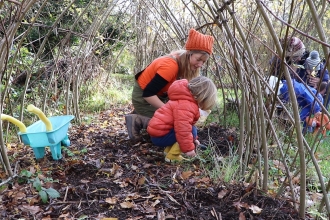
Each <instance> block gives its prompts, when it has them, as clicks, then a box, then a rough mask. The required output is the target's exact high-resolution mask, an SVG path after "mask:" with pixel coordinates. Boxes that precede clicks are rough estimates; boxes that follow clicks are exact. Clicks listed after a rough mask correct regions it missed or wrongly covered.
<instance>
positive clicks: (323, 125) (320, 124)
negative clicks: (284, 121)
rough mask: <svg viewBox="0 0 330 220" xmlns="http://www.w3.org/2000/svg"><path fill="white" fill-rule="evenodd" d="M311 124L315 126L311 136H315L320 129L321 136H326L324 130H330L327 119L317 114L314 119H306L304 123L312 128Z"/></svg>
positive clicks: (319, 113) (323, 115) (325, 116)
mask: <svg viewBox="0 0 330 220" xmlns="http://www.w3.org/2000/svg"><path fill="white" fill-rule="evenodd" d="M313 122H314V123H315V124H316V127H315V129H314V132H313V135H316V134H317V133H318V131H319V130H320V129H323V130H322V134H323V136H326V130H330V123H329V118H328V116H327V115H325V114H322V113H321V112H318V113H316V114H315V115H314V117H307V118H306V123H307V125H308V126H312V124H313Z"/></svg>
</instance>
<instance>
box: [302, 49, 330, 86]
mask: <svg viewBox="0 0 330 220" xmlns="http://www.w3.org/2000/svg"><path fill="white" fill-rule="evenodd" d="M303 66H304V68H298V69H297V74H298V75H299V77H300V78H301V79H302V80H303V81H304V82H305V83H306V84H307V85H309V86H311V87H313V88H315V89H317V87H318V86H319V84H320V83H321V82H328V81H329V72H328V70H327V69H326V68H325V65H324V63H323V62H322V61H321V59H320V55H319V53H318V52H317V51H316V50H313V51H311V52H310V53H309V56H308V57H307V59H306V60H305V62H304V64H303Z"/></svg>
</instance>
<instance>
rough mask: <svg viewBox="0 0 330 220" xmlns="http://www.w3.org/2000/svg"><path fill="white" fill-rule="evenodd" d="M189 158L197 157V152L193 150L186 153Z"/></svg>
mask: <svg viewBox="0 0 330 220" xmlns="http://www.w3.org/2000/svg"><path fill="white" fill-rule="evenodd" d="M185 154H186V155H187V156H189V157H196V152H195V151H194V150H192V151H188V152H186V153H185Z"/></svg>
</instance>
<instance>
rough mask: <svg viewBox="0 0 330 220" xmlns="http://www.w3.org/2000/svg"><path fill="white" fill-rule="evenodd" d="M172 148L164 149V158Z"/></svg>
mask: <svg viewBox="0 0 330 220" xmlns="http://www.w3.org/2000/svg"><path fill="white" fill-rule="evenodd" d="M171 148H172V146H167V147H165V149H164V155H165V156H166V154H167V153H168V152H169V151H170V150H171Z"/></svg>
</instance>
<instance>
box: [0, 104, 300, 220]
mask: <svg viewBox="0 0 330 220" xmlns="http://www.w3.org/2000/svg"><path fill="white" fill-rule="evenodd" d="M127 112H130V109H129V108H128V107H127V108H122V109H118V108H117V109H113V110H109V111H106V112H103V113H101V114H100V115H99V116H98V118H97V119H95V120H94V121H95V123H92V124H90V125H81V126H72V127H71V128H70V129H69V137H70V140H71V146H70V147H68V150H62V155H63V159H61V160H59V161H54V160H53V159H52V157H51V154H50V152H47V155H46V156H45V157H44V158H43V159H41V160H38V161H36V160H35V159H34V155H33V152H32V150H31V148H30V147H27V146H20V145H15V147H13V148H12V149H11V150H9V152H8V154H9V155H10V156H11V158H12V159H13V161H12V164H15V165H17V166H16V171H17V172H18V173H19V172H20V171H22V170H24V169H25V170H28V171H30V172H31V173H33V176H32V177H36V176H37V174H39V178H40V180H41V182H42V184H43V187H44V188H50V187H52V188H54V189H56V190H57V191H58V192H59V193H60V197H59V198H56V199H50V200H48V202H47V203H45V204H44V203H42V201H41V199H40V196H39V195H38V192H37V191H36V190H35V188H34V187H33V185H32V182H33V179H32V177H31V178H27V179H22V178H15V179H14V180H13V181H10V184H9V185H8V186H7V187H5V188H3V189H2V190H1V191H0V192H1V194H0V199H1V201H2V202H1V204H0V218H1V219H111V218H114V219H116V218H117V219H134V220H137V219H199V220H202V219H205V220H209V219H216V220H220V219H223V220H229V219H235V220H237V219H240V220H244V219H274V220H277V219H278V220H280V219H283V220H287V219H299V217H298V214H297V213H296V211H295V210H294V209H293V208H292V206H291V204H290V202H288V201H285V200H281V199H274V198H272V197H271V196H268V195H266V194H264V193H263V192H262V191H260V190H258V189H256V187H255V184H254V183H251V184H250V185H249V184H243V183H231V184H225V183H223V182H221V180H212V179H210V177H208V176H207V175H206V173H205V172H204V170H203V169H202V168H201V166H200V160H193V161H192V162H189V163H186V162H185V163H183V164H179V163H176V164H175V163H174V164H173V163H172V164H171V163H167V162H165V161H164V155H163V152H162V150H161V149H159V148H157V147H155V146H153V145H152V144H151V143H150V142H149V141H148V136H147V135H144V140H143V141H141V142H139V143H131V142H130V141H129V140H128V137H127V132H126V129H125V124H124V123H125V122H124V114H125V113H127ZM210 138H211V140H212V143H213V146H215V147H216V148H217V149H216V150H217V152H219V153H221V155H223V156H226V155H227V154H228V152H229V150H231V148H233V147H234V145H235V141H236V135H235V130H234V129H225V128H222V127H221V126H218V125H216V124H213V125H210V126H209V127H205V128H203V129H200V131H199V139H200V141H201V143H202V144H205V145H208V144H210V143H209V140H210ZM73 154H74V155H73ZM1 177H4V175H2V176H1ZM28 180H30V181H28Z"/></svg>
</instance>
